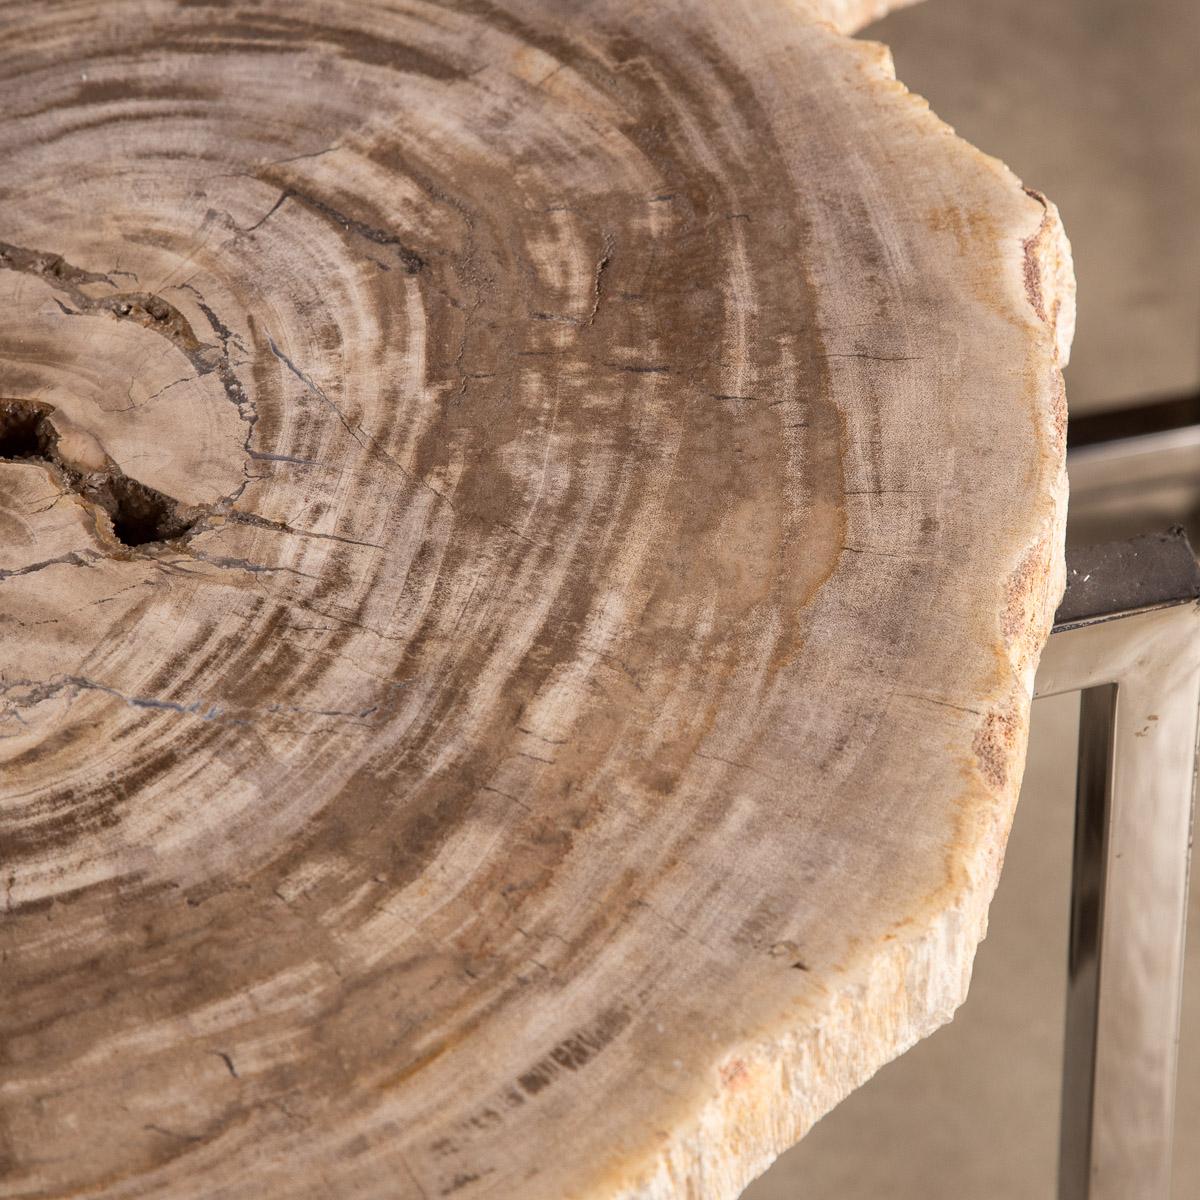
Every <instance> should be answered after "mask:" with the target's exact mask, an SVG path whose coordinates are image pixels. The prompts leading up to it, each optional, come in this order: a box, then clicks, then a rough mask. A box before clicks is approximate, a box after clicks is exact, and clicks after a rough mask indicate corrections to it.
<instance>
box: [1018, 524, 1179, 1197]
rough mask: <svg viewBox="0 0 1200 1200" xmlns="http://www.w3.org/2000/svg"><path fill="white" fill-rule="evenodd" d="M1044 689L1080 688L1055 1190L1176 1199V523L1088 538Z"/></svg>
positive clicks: (1076, 561)
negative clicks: (1118, 539) (1123, 535)
mask: <svg viewBox="0 0 1200 1200" xmlns="http://www.w3.org/2000/svg"><path fill="white" fill-rule="evenodd" d="M1068 576H1069V583H1068V592H1067V596H1066V598H1065V599H1064V602H1063V605H1062V607H1061V608H1060V609H1059V613H1058V617H1057V619H1056V623H1055V627H1054V632H1053V634H1052V636H1051V638H1050V641H1049V644H1048V645H1047V648H1046V651H1045V653H1044V655H1043V658H1042V662H1041V665H1040V667H1039V669H1038V675H1037V682H1036V686H1035V694H1036V695H1038V696H1048V695H1053V694H1055V693H1060V692H1069V691H1081V692H1082V701H1081V710H1080V737H1079V773H1078V781H1077V791H1076V797H1077V807H1076V824H1075V851H1074V867H1073V875H1072V886H1071V892H1072V895H1071V933H1070V950H1069V962H1068V991H1067V1015H1066V1045H1065V1052H1064V1064H1063V1098H1062V1125H1061V1142H1060V1158H1059V1197H1060V1200H1166V1198H1167V1196H1168V1192H1169V1183H1170V1166H1171V1133H1172V1121H1173V1115H1174V1099H1175V1067H1176V1058H1177V1048H1178V1037H1179V1013H1180V999H1181V985H1182V974H1183V931H1184V919H1185V915H1186V909H1187V877H1188V860H1189V851H1190V841H1191V821H1192V797H1193V790H1194V775H1195V764H1196V734H1197V710H1198V707H1200V607H1198V606H1197V604H1196V602H1195V601H1196V597H1197V595H1200V571H1197V567H1196V563H1195V559H1194V557H1193V555H1192V552H1191V549H1190V547H1188V545H1187V541H1186V539H1185V538H1184V537H1183V536H1182V534H1181V533H1173V534H1171V535H1167V536H1165V537H1161V538H1138V539H1134V540H1133V541H1130V542H1125V543H1115V544H1111V545H1108V546H1103V547H1089V548H1087V549H1086V550H1084V551H1082V552H1081V553H1080V554H1078V555H1072V556H1069V558H1068Z"/></svg>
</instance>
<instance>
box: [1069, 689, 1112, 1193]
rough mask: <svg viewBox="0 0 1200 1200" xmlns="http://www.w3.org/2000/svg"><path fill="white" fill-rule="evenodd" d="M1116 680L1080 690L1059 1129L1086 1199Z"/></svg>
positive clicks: (1075, 1189) (1072, 1179)
mask: <svg viewBox="0 0 1200 1200" xmlns="http://www.w3.org/2000/svg"><path fill="white" fill-rule="evenodd" d="M1116 715H1117V687H1116V684H1111V683H1108V684H1102V685H1101V686H1099V687H1091V688H1087V689H1086V690H1085V691H1084V692H1083V693H1082V695H1081V697H1080V711H1079V768H1078V774H1077V776H1076V781H1075V851H1074V862H1073V864H1072V868H1071V932H1070V941H1069V944H1068V949H1067V1014H1066V1038H1065V1042H1064V1047H1063V1082H1062V1120H1061V1126H1060V1130H1059V1162H1058V1194H1059V1197H1060V1200H1087V1193H1088V1176H1089V1172H1090V1168H1091V1162H1092V1115H1093V1113H1092V1109H1093V1103H1092V1102H1093V1096H1094V1092H1095V1085H1096V1030H1097V1018H1098V1012H1099V1000H1100V950H1101V947H1100V934H1101V930H1102V929H1103V926H1104V884H1105V873H1106V872H1105V868H1106V866H1107V863H1108V825H1109V811H1110V806H1111V801H1112V785H1113V751H1114V736H1115V729H1116Z"/></svg>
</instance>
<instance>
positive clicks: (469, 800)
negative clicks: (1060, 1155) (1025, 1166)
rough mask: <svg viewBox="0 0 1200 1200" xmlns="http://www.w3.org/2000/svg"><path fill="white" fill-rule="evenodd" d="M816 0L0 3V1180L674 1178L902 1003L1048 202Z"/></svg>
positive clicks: (741, 1162) (1050, 227)
mask: <svg viewBox="0 0 1200 1200" xmlns="http://www.w3.org/2000/svg"><path fill="white" fill-rule="evenodd" d="M819 15H820V14H818V13H817V12H816V11H815V10H813V11H810V10H809V9H808V8H805V7H803V6H802V5H800V4H799V3H783V2H782V0H778V2H777V0H765V2H764V0H758V2H756V3H753V4H751V3H749V2H748V0H747V2H746V3H744V4H743V3H740V2H732V0H731V2H730V3H728V4H725V3H722V4H705V3H701V2H700V0H680V2H678V3H661V4H654V5H641V4H633V3H617V2H612V3H597V4H589V5H577V4H571V3H567V2H566V0H555V2H552V3H548V2H543V3H533V2H532V0H505V2H503V3H499V4H491V3H486V2H485V0H464V2H460V3H451V4H433V3H422V2H420V0H386V2H385V0H371V2H369V3H368V2H364V3H353V4H350V3H345V4H338V3H323V4H319V3H315V2H311V3H310V2H307V0H305V2H301V3H288V4H281V3H266V4H261V3H260V4H255V3H246V4H236V5H223V4H213V3H196V2H191V0H181V2H180V3H168V2H166V0H147V2H134V0H120V2H118V3H95V2H93V0H79V2H74V3H51V4H43V3H15V4H7V5H5V6H4V9H3V11H2V12H0V31H2V32H0V114H2V119H0V162H2V163H3V164H4V169H3V173H2V174H0V456H2V457H3V458H4V461H0V683H2V688H3V694H2V700H3V709H2V711H0V756H2V757H3V761H4V766H3V772H4V773H3V805H2V808H0V846H2V855H0V856H2V859H3V882H4V891H5V897H6V909H7V911H6V914H5V917H4V921H3V933H2V935H0V936H2V937H3V939H4V944H5V951H6V958H5V963H4V982H3V985H2V987H3V990H4V992H5V993H6V999H5V1001H4V1003H3V1004H2V1005H0V1022H2V1023H3V1035H2V1036H3V1045H4V1051H3V1053H4V1061H5V1068H4V1072H3V1078H2V1080H0V1096H2V1101H0V1106H2V1111H3V1114H4V1124H3V1130H4V1132H3V1139H4V1140H3V1149H2V1153H3V1156H4V1158H3V1161H4V1164H5V1166H4V1177H3V1178H4V1182H3V1183H2V1184H0V1193H2V1194H3V1195H5V1196H12V1197H16V1196H20V1197H28V1198H30V1200H32V1198H33V1197H47V1198H48V1197H60V1196H106V1197H135V1196H161V1197H168V1196H169V1197H172V1200H182V1198H187V1197H205V1198H206V1200H214V1198H217V1197H222V1198H224V1197H245V1196H256V1197H272V1196H278V1197H289V1198H296V1197H317V1196H321V1197H326V1196H329V1197H332V1196H336V1197H389V1198H390V1197H400V1196H403V1197H410V1196H411V1197H435V1196H444V1195H455V1196H462V1197H464V1198H466V1197H476V1196H479V1197H485V1196H486V1197H501V1196H513V1197H518V1196H519V1197H522V1198H525V1197H552V1196H553V1197H560V1196H584V1195H597V1196H600V1195H604V1196H608V1195H634V1194H637V1195H647V1196H648V1195H663V1196H666V1195H695V1196H705V1197H710V1196H732V1195H734V1194H736V1192H737V1189H738V1188H740V1187H741V1186H742V1185H743V1184H744V1183H745V1182H746V1181H747V1179H748V1178H749V1177H750V1176H751V1175H753V1174H754V1173H755V1172H756V1171H757V1170H760V1169H761V1168H762V1166H763V1165H765V1163H766V1162H767V1161H769V1158H770V1156H771V1154H772V1153H774V1152H776V1151H777V1150H778V1149H779V1148H781V1147H782V1146H784V1145H786V1144H788V1143H789V1142H790V1141H791V1140H794V1138H795V1137H797V1136H799V1134H800V1133H801V1132H803V1129H804V1128H805V1127H806V1126H807V1124H808V1123H809V1122H811V1120H813V1119H814V1118H815V1117H816V1116H817V1115H819V1114H820V1112H821V1111H824V1109H825V1108H827V1107H828V1106H829V1105H830V1104H832V1103H834V1102H835V1101H836V1100H837V1099H838V1098H839V1097H840V1096H841V1095H842V1094H843V1093H844V1092H845V1091H846V1090H847V1089H848V1088H849V1087H851V1086H853V1085H854V1084H855V1083H857V1082H858V1080H859V1079H861V1078H862V1077H863V1075H864V1074H866V1073H867V1072H869V1071H870V1070H873V1069H874V1068H875V1067H876V1066H878V1065H879V1063H880V1062H881V1061H883V1060H885V1059H886V1058H887V1057H889V1056H890V1055H891V1054H893V1053H895V1052H897V1051H898V1050H899V1049H900V1048H902V1046H903V1045H904V1044H905V1043H906V1041H908V1040H911V1039H912V1038H913V1037H915V1036H918V1035H919V1034H920V1033H922V1032H925V1031H927V1029H928V1028H929V1027H931V1026H932V1024H934V1023H936V1022H937V1021H938V1020H941V1019H944V1017H945V1015H946V1012H947V1011H948V1008H949V1007H951V1006H952V1005H953V1004H954V1003H956V1002H957V1000H958V999H959V998H961V990H962V987H963V986H964V984H965V978H966V974H967V972H968V971H969V964H970V956H971V952H972V950H973V947H974V944H975V942H976V940H977V939H978V937H979V935H980V933H981V928H982V921H983V914H984V912H985V909H986V903H987V899H988V898H989V896H990V890H991V886H992V885H993V884H994V878H995V871H996V869H997V866H998V858H999V854H1000V852H1001V850H1002V847H1003V840H1004V836H1005V831H1006V828H1007V822H1008V820H1009V817H1010V816H1011V806H1012V803H1013V801H1014V799H1015V788H1016V778H1017V777H1018V776H1019V770H1020V760H1021V755H1022V752H1023V739H1024V722H1025V715H1026V705H1027V695H1028V686H1029V679H1030V671H1031V669H1032V661H1033V658H1034V656H1035V655H1036V652H1037V649H1038V647H1039V646H1040V641H1041V639H1042V637H1043V636H1044V634H1045V630H1046V622H1047V620H1048V618H1049V614H1050V612H1051V611H1052V609H1053V604H1054V600H1055V599H1056V587H1057V581H1058V574H1059V564H1058V554H1059V550H1058V542H1059V539H1060V534H1061V530H1060V522H1061V508H1062V504H1061V499H1062V496H1061V491H1062V489H1061V454H1062V438H1061V404H1060V381H1059V377H1058V370H1057V368H1058V366H1059V365H1060V361H1059V360H1060V358H1061V354H1060V352H1059V350H1058V348H1057V346H1058V343H1059V342H1062V341H1063V332H1062V331H1063V328H1064V327H1065V324H1066V317H1065V316H1063V315H1062V313H1065V312H1066V311H1067V310H1068V309H1069V303H1070V301H1069V296H1068V295H1067V292H1066V285H1065V284H1063V283H1062V282H1061V278H1062V277H1063V276H1064V272H1065V270H1066V268H1065V267H1064V266H1063V263H1064V262H1065V253H1066V252H1065V244H1064V243H1062V242H1061V240H1060V239H1059V237H1058V233H1057V224H1056V219H1055V218H1054V216H1053V211H1052V209H1050V208H1048V207H1047V206H1046V204H1045V203H1043V202H1041V201H1040V200H1039V199H1038V198H1036V197H1032V196H1031V195H1028V194H1026V193H1024V192H1023V191H1022V190H1021V188H1020V187H1019V185H1018V184H1017V183H1016V182H1015V181H1014V180H1013V179H1012V177H1011V176H1010V175H1009V174H1008V173H1007V172H1006V171H1005V170H1004V168H1002V167H1000V166H999V165H998V164H996V163H994V162H992V161H991V160H988V159H985V158H984V157H983V156H981V155H979V154H978V153H977V152H975V151H973V150H972V149H971V148H970V147H967V146H965V145H964V144H963V143H961V142H959V141H957V140H956V139H954V138H953V137H952V136H951V135H950V134H949V132H948V131H947V130H946V129H945V128H944V127H942V126H941V125H940V124H939V123H938V122H937V121H936V120H935V119H934V118H933V117H932V116H930V115H929V114H928V112H927V111H926V110H925V109H924V107H923V106H922V105H921V104H920V103H919V102H918V101H916V100H914V99H913V98H911V97H909V96H908V95H907V93H905V92H904V90H903V89H902V88H900V87H899V86H898V85H896V84H895V83H894V82H892V81H891V80H890V77H889V73H888V68H887V64H886V62H885V61H884V60H883V59H882V58H881V55H880V52H879V51H878V48H875V47H870V46H863V45H858V44H855V43H852V42H848V41H845V40H844V39H842V38H840V37H839V36H838V35H836V34H834V33H833V32H832V30H831V29H830V28H829V27H828V26H827V25H824V24H822V23H821V22H820V21H819V20H818V19H817V18H818V16H819ZM1060 309H1061V310H1062V313H1060V311H1059V310H1060Z"/></svg>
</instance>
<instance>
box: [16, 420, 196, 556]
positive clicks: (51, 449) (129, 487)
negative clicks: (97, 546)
mask: <svg viewBox="0 0 1200 1200" xmlns="http://www.w3.org/2000/svg"><path fill="white" fill-rule="evenodd" d="M51 411H52V410H51V409H50V407H49V406H48V405H46V406H43V405H38V404H34V403H32V402H31V401H28V400H4V401H0V459H8V460H10V461H18V462H21V461H24V462H45V463H53V464H54V465H55V466H57V467H58V469H59V470H60V471H61V472H62V474H63V477H64V479H65V480H66V483H67V486H68V487H70V489H71V490H72V491H74V492H78V493H79V494H80V495H83V496H86V497H87V498H88V499H89V500H91V501H93V502H94V503H96V504H98V505H100V507H101V508H103V509H104V511H105V512H106V513H108V515H109V518H110V519H111V520H112V525H113V532H114V533H115V534H116V535H117V539H118V540H119V541H120V542H122V543H123V544H124V545H126V546H145V545H147V544H149V543H150V542H162V541H166V540H167V539H169V538H176V537H179V536H180V535H181V534H184V533H186V532H187V531H188V530H189V529H190V528H191V527H192V524H193V522H192V521H190V520H186V519H184V518H183V517H181V516H179V513H178V509H179V505H178V504H177V503H176V501H174V500H172V499H171V497H170V496H165V495H163V493H162V492H159V491H156V490H155V489H154V488H152V487H147V486H146V485H145V484H144V483H138V481H137V480H136V479H130V478H129V476H128V475H125V474H123V473H122V472H121V471H119V470H116V469H113V470H109V471H104V472H97V473H95V474H92V475H81V474H80V472H79V471H78V470H77V469H76V468H74V467H72V466H71V465H70V464H68V463H65V462H63V461H62V459H61V458H60V457H59V454H58V449H57V442H58V437H57V435H56V434H55V432H54V427H53V425H51V424H50V422H49V421H48V420H47V419H46V418H47V417H48V416H49V415H50V412H51Z"/></svg>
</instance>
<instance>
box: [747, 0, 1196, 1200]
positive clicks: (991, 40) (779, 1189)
mask: <svg viewBox="0 0 1200 1200" xmlns="http://www.w3.org/2000/svg"><path fill="white" fill-rule="evenodd" d="M864 36H867V37H873V38H875V39H877V40H879V41H883V42H887V43H888V44H889V45H890V46H891V47H892V49H893V53H894V55H895V59H896V65H897V74H898V76H899V78H900V79H902V80H903V81H904V82H905V83H906V84H908V85H909V86H910V87H911V88H912V89H913V90H914V91H916V92H919V93H920V94H921V95H923V96H925V97H926V98H927V99H928V100H929V101H930V103H931V104H932V106H933V109H934V111H935V112H937V113H938V114H939V115H941V116H942V117H943V118H944V119H946V120H948V121H949V122H950V123H951V124H952V125H954V126H955V127H956V128H957V129H958V131H959V132H960V133H961V134H962V135H963V136H964V137H966V138H968V139H969V140H970V141H972V142H974V143H975V144H976V145H978V146H980V147H981V148H982V149H984V150H987V151H988V152H990V153H992V154H995V155H996V156H997V157H999V158H1002V159H1004V160H1005V161H1006V162H1007V163H1008V164H1009V165H1010V166H1011V167H1012V168H1013V169H1014V170H1015V171H1016V172H1017V174H1018V175H1020V176H1021V177H1022V179H1023V180H1024V181H1025V182H1026V183H1027V184H1028V185H1029V186H1031V187H1036V188H1039V189H1040V190H1042V191H1044V192H1046V193H1047V195H1049V196H1050V197H1051V198H1052V199H1054V200H1055V201H1056V203H1057V204H1058V205H1059V208H1060V210H1061V212H1062V214H1063V219H1064V222H1065V224H1066V227H1067V232H1068V234H1069V235H1070V237H1071V240H1072V243H1073V246H1074V251H1075V262H1076V269H1077V276H1078V282H1079V325H1078V334H1077V337H1076V342H1075V350H1074V354H1073V359H1072V365H1071V367H1070V369H1069V371H1068V374H1067V394H1068V401H1069V404H1070V407H1071V411H1072V412H1073V413H1075V414H1079V413H1081V412H1088V411H1096V410H1099V409H1103V408H1107V407H1111V406H1113V405H1118V404H1126V403H1129V402H1130V401H1133V400H1135V399H1137V398H1138V397H1142V398H1151V397H1155V396H1157V395H1162V394H1170V393H1180V392H1190V391H1195V390H1197V388H1200V134H1198V133H1197V130H1198V129H1200V84H1198V82H1197V70H1196V63H1197V59H1196V48H1197V47H1198V46H1200V4H1197V3H1195V0H1140V3H1138V4H1129V3H1128V0H927V2H926V3H924V4H919V5H917V6H916V7H915V8H911V9H906V10H902V11H900V12H896V13H893V14H892V15H891V16H890V17H888V18H887V19H886V20H885V21H883V22H881V23H880V24H878V25H876V26H873V27H872V28H871V29H869V30H867V31H866V32H865V34H864ZM1177 515H1178V517H1179V518H1180V519H1183V518H1184V517H1185V516H1186V515H1187V514H1186V513H1183V512H1181V513H1179V514H1177ZM1078 516H1079V517H1080V518H1084V517H1085V516H1086V514H1084V513H1083V512H1079V513H1078ZM1079 528H1080V529H1082V526H1079ZM1086 532H1087V536H1088V540H1097V539H1098V537H1107V536H1113V537H1115V536H1123V535H1124V533H1126V532H1128V531H1126V530H1123V529H1122V530H1117V529H1116V528H1114V529H1112V530H1111V531H1107V532H1106V531H1103V530H1096V529H1093V528H1092V527H1091V526H1089V527H1088V529H1087V531H1086ZM1077 721H1078V701H1077V698H1075V697H1058V698H1054V699H1050V700H1042V701H1038V702H1037V703H1036V704H1035V705H1034V715H1033V724H1032V734H1031V739H1030V746H1029V758H1028V765H1027V769H1026V775H1025V783H1024V787H1023V790H1022V793H1021V801H1020V804H1019V805H1018V809H1017V817H1016V822H1015V825H1014V827H1013V833H1012V837H1011V840H1010V843H1009V850H1008V857H1007V861H1006V864H1005V867H1004V873H1003V877H1002V879H1001V882H1000V888H999V891H998V893H997V896H996V900H995V903H994V904H993V906H992V914H991V929H990V932H989V934H988V938H987V940H986V941H985V942H984V944H983V946H982V947H981V948H980V951H979V955H978V958H977V960H976V967H975V976H974V981H973V983H972V987H971V995H970V998H969V999H968V1000H967V1003H966V1004H965V1005H964V1006H963V1008H962V1009H961V1010H960V1012H959V1014H958V1016H957V1017H956V1018H955V1020H954V1022H953V1023H952V1024H950V1025H948V1026H947V1027H946V1028H944V1029H943V1030H941V1031H939V1032H938V1033H936V1034H935V1035H934V1036H933V1037H931V1038H928V1039H927V1040H926V1041H924V1042H922V1043H920V1044H919V1045H918V1046H916V1047H914V1048H913V1049H912V1050H911V1051H909V1053H908V1054H906V1055H904V1056H903V1057H902V1058H900V1059H899V1060H897V1061H896V1062H894V1063H892V1064H890V1065H889V1066H887V1067H885V1068H884V1069H883V1070H882V1071H881V1072H880V1073H879V1074H878V1075H877V1076H876V1077H875V1078H874V1079H873V1080H871V1081H870V1082H869V1083H868V1084H867V1085H866V1086H864V1087H863V1088H860V1089H859V1090H858V1091H857V1092H856V1093H855V1094H854V1095H853V1096H851V1097H850V1098H849V1099H848V1100H847V1101H845V1103H843V1104H842V1105H841V1106H840V1107H839V1108H837V1109H836V1110H835V1111H834V1112H833V1113H831V1114H830V1115H829V1116H827V1117H826V1118H825V1119H824V1120H823V1121H821V1122H820V1123H819V1124H818V1125H817V1127H816V1128H815V1129H814V1130H813V1131H812V1132H811V1133H810V1134H809V1136H808V1137H807V1138H806V1139H805V1140H804V1141H803V1142H801V1143H800V1145H798V1146H797V1147H795V1148H794V1149H793V1150H791V1151H790V1152H789V1153H787V1154H786V1155H784V1156H783V1158H781V1159H780V1160H779V1162H777V1163H776V1164H775V1166H774V1167H772V1168H771V1170H770V1171H768V1172H767V1173H766V1174H765V1175H764V1176H763V1177H762V1178H761V1179H760V1180H758V1181H757V1182H756V1183H755V1184H753V1185H752V1186H751V1187H750V1188H749V1189H748V1190H747V1192H746V1193H745V1200H918V1198H919V1200H1009V1198H1010V1197H1022V1198H1039V1197H1040V1198H1044V1200H1052V1197H1053V1196H1054V1193H1055V1168H1056V1158H1057V1139H1058V1088H1059V1071H1060V1066H1061V1057H1062V1020H1063V1008H1064V1003H1065V982H1066V980H1065V968H1066V946H1067V898H1068V889H1069V881H1070V863H1071V841H1072V820H1073V804H1074V745H1075V732H1076V729H1077ZM1198 877H1200V870H1198V871H1195V872H1194V873H1193V887H1192V903H1191V927H1190V934H1189V940H1188V968H1187V972H1188V973H1187V977H1186V979H1185V993H1184V995H1185V1000H1184V1004H1185V1012H1184V1026H1183V1032H1182V1041H1181V1063H1180V1081H1179V1112H1178V1125H1177V1138H1176V1156H1175V1179H1174V1187H1173V1191H1172V1197H1173V1200H1195V1198H1196V1197H1197V1196H1200V884H1198V882H1197V878H1198ZM1130 1200H1135V1198H1133V1197H1131V1198H1130Z"/></svg>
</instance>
